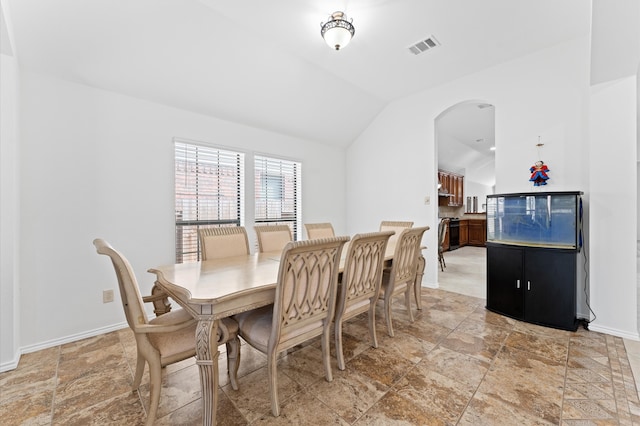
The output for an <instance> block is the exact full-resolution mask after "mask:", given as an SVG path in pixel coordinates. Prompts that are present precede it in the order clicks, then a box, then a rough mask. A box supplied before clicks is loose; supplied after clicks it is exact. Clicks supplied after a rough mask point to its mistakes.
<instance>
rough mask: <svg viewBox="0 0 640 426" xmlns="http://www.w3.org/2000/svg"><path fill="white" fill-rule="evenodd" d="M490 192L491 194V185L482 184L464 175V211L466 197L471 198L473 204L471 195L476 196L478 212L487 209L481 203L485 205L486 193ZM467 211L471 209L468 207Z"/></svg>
mask: <svg viewBox="0 0 640 426" xmlns="http://www.w3.org/2000/svg"><path fill="white" fill-rule="evenodd" d="M490 194H493V187H492V186H487V185H483V184H481V183H478V182H474V181H472V180H468V179H466V177H465V180H464V195H465V200H464V202H465V211H466V210H467V209H466V202H467V197H471V198H472V205H473V197H478V211H479V212H484V211H486V210H487V209H486V207H485V206H483V205H486V203H487V195H490ZM469 211H471V209H469Z"/></svg>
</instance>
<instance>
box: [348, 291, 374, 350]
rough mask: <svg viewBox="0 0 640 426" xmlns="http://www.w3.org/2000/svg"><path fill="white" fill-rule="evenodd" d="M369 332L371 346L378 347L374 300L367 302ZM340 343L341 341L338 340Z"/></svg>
mask: <svg viewBox="0 0 640 426" xmlns="http://www.w3.org/2000/svg"><path fill="white" fill-rule="evenodd" d="M369 334H370V335H371V346H372V347H374V348H377V347H378V336H377V335H376V301H375V300H371V302H369ZM340 343H341V344H342V342H340Z"/></svg>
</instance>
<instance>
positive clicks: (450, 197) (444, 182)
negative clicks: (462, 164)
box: [438, 170, 464, 207]
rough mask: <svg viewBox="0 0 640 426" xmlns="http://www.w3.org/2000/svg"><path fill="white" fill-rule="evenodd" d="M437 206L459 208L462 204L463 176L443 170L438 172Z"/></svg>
mask: <svg viewBox="0 0 640 426" xmlns="http://www.w3.org/2000/svg"><path fill="white" fill-rule="evenodd" d="M438 182H440V184H441V187H440V189H439V190H438V192H439V194H438V205H440V206H452V207H460V206H462V205H463V203H464V176H462V175H460V174H458V173H452V172H448V171H445V170H438Z"/></svg>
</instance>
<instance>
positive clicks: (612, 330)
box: [589, 324, 640, 340]
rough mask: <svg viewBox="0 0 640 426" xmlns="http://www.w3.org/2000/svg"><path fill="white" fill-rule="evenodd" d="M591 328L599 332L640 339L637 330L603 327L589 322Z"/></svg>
mask: <svg viewBox="0 0 640 426" xmlns="http://www.w3.org/2000/svg"><path fill="white" fill-rule="evenodd" d="M589 330H591V331H597V332H598V333H604V334H610V335H612V336H616V337H622V338H623V339H630V340H640V335H639V334H638V333H637V332H635V333H630V332H628V331H622V330H618V329H615V328H610V327H603V326H599V325H597V324H589Z"/></svg>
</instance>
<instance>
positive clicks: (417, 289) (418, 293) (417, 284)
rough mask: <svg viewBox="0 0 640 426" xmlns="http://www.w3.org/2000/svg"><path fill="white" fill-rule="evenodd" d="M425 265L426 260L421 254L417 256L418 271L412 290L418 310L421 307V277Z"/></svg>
mask: <svg viewBox="0 0 640 426" xmlns="http://www.w3.org/2000/svg"><path fill="white" fill-rule="evenodd" d="M426 265H427V261H426V260H425V259H424V256H423V255H422V254H421V255H420V256H418V273H417V274H416V282H415V285H414V286H413V291H414V293H415V296H416V306H417V308H418V310H421V309H422V277H423V276H424V268H425V266H426Z"/></svg>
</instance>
